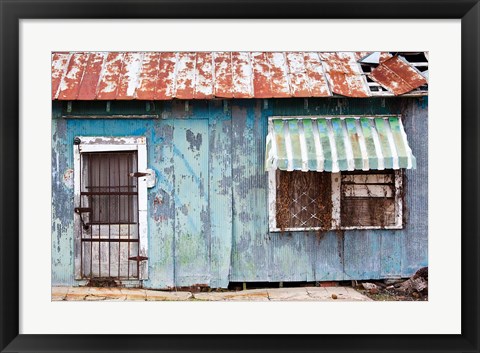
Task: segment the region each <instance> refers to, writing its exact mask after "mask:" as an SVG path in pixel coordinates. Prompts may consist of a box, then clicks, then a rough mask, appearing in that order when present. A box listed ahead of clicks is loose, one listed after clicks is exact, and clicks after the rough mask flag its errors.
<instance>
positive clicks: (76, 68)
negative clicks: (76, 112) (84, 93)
mask: <svg viewBox="0 0 480 353" xmlns="http://www.w3.org/2000/svg"><path fill="white" fill-rule="evenodd" d="M89 56H90V55H89V54H86V53H75V54H73V55H72V58H71V59H70V62H69V65H68V69H67V72H66V74H65V76H63V79H62V81H61V83H60V87H59V92H58V99H61V100H75V99H77V96H78V90H79V87H80V83H81V82H82V78H83V74H84V72H85V66H86V65H87V61H88V58H89Z"/></svg>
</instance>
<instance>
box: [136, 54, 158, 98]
mask: <svg viewBox="0 0 480 353" xmlns="http://www.w3.org/2000/svg"><path fill="white" fill-rule="evenodd" d="M159 66H160V54H159V53H145V55H144V57H143V63H142V70H141V72H140V78H139V82H138V89H137V92H136V98H137V99H140V100H153V99H154V98H155V88H156V85H157V81H158V72H159Z"/></svg>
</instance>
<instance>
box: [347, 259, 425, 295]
mask: <svg viewBox="0 0 480 353" xmlns="http://www.w3.org/2000/svg"><path fill="white" fill-rule="evenodd" d="M356 289H357V290H358V291H359V292H361V293H363V294H365V295H366V296H368V297H369V298H371V299H373V300H376V301H427V300H428V267H422V268H420V269H419V270H418V271H417V272H415V274H414V275H413V276H411V277H410V278H388V279H384V280H383V281H380V280H378V281H367V282H362V283H360V282H359V283H358V285H357V287H356Z"/></svg>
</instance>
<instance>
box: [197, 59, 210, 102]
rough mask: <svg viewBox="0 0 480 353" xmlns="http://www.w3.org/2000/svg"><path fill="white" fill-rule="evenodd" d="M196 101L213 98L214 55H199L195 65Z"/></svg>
mask: <svg viewBox="0 0 480 353" xmlns="http://www.w3.org/2000/svg"><path fill="white" fill-rule="evenodd" d="M195 77H196V80H195V92H194V96H193V98H195V99H210V98H213V55H212V53H208V52H203V53H197V63H196V65H195Z"/></svg>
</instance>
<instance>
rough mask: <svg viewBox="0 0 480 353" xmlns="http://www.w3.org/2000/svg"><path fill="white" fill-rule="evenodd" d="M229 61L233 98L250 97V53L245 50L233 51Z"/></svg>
mask: <svg viewBox="0 0 480 353" xmlns="http://www.w3.org/2000/svg"><path fill="white" fill-rule="evenodd" d="M231 58H232V61H231V66H232V68H231V70H232V88H233V96H234V97H235V98H252V97H253V82H252V74H253V73H252V63H251V58H250V54H249V53H246V52H233V53H232V56H231Z"/></svg>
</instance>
